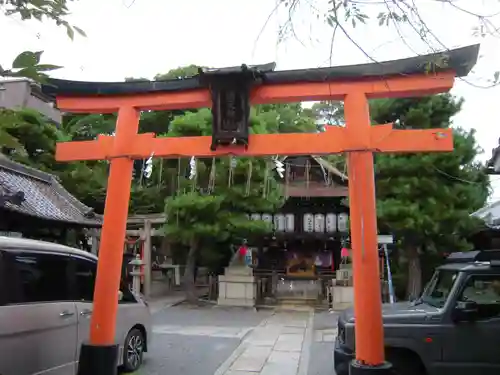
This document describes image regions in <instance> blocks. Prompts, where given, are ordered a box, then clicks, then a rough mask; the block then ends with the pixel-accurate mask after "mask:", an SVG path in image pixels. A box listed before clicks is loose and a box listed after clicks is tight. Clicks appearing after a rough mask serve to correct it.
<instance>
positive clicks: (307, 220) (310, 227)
mask: <svg viewBox="0 0 500 375" xmlns="http://www.w3.org/2000/svg"><path fill="white" fill-rule="evenodd" d="M313 231H314V215H313V214H304V232H307V233H311V232H313Z"/></svg>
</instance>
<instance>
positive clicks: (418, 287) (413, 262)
mask: <svg viewBox="0 0 500 375" xmlns="http://www.w3.org/2000/svg"><path fill="white" fill-rule="evenodd" d="M406 255H407V258H408V286H407V288H406V296H407V298H408V299H409V300H414V299H416V298H418V297H419V296H420V293H421V292H422V267H421V265H420V255H419V251H418V248H416V247H409V248H407V249H406Z"/></svg>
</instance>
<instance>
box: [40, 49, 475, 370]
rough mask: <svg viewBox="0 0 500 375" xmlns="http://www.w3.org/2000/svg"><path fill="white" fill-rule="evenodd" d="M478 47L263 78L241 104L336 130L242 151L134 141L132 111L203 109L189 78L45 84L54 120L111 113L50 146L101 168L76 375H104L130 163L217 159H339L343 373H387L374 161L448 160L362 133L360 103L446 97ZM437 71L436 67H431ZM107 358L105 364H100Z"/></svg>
mask: <svg viewBox="0 0 500 375" xmlns="http://www.w3.org/2000/svg"><path fill="white" fill-rule="evenodd" d="M478 51H479V45H475V46H469V47H465V48H460V49H456V50H452V51H447V52H446V53H444V54H433V55H427V56H420V57H416V58H410V59H404V60H396V61H389V62H383V63H377V64H364V65H355V66H346V67H334V68H322V69H310V70H302V71H281V72H268V73H265V74H264V79H263V80H262V82H260V83H259V84H255V85H253V86H252V87H251V89H250V91H249V93H250V96H249V101H250V103H251V104H263V103H278V102H297V101H319V100H343V101H344V109H345V121H346V126H345V128H341V127H339V128H331V129H330V130H329V131H327V132H324V133H317V134H266V135H250V136H249V137H248V147H243V146H237V145H229V146H223V147H222V146H221V147H219V148H218V149H216V150H215V151H212V150H211V142H212V139H211V137H183V138H155V135H154V134H152V133H147V134H138V126H139V115H140V111H141V110H173V109H188V108H200V107H212V96H211V92H210V91H209V90H208V89H207V88H204V85H203V84H200V81H199V80H198V79H197V78H191V79H185V80H171V81H159V82H123V83H91V82H76V81H64V80H52V81H51V82H50V85H46V86H44V88H43V89H44V91H45V92H46V93H49V94H52V95H56V99H57V106H58V108H59V109H60V110H61V111H63V112H74V113H76V112H80V113H110V112H118V120H117V124H116V132H115V136H100V137H98V139H97V140H95V141H79V142H63V143H59V144H58V145H57V151H56V159H57V160H58V161H66V162H67V161H77V160H100V159H107V160H109V161H110V173H109V178H108V190H107V195H106V207H105V210H104V223H103V227H102V236H101V244H100V249H99V262H98V271H97V280H96V287H95V292H94V311H93V315H92V321H91V331H90V344H89V345H84V346H83V347H82V351H81V354H80V366H79V374H80V375H88V374H90V373H92V374H93V375H95V374H104V373H105V374H111V373H115V372H112V371H114V370H113V365H114V364H115V363H116V356H117V349H116V347H115V345H114V337H115V321H116V313H117V303H118V301H117V298H116V296H117V290H118V289H119V281H120V273H121V262H122V252H123V241H122V239H123V238H125V233H126V221H127V214H128V206H129V199H130V188H131V179H132V167H133V160H134V159H144V158H147V157H149V156H151V155H153V154H154V156H155V157H163V158H173V157H175V158H177V157H191V156H197V157H211V156H222V155H230V154H231V155H239V156H267V155H277V154H281V155H311V154H313V155H321V154H332V153H343V152H345V153H347V156H348V157H347V161H348V175H349V203H350V218H351V219H350V223H351V243H352V249H353V267H354V298H355V303H354V310H355V311H354V312H355V320H356V330H355V341H356V360H355V361H353V362H352V364H351V371H352V373H353V374H354V373H356V374H358V373H364V372H367V371H370V370H378V371H382V373H384V374H385V373H386V372H385V371H384V370H388V369H389V368H390V364H387V362H385V361H384V340H383V327H382V313H381V291H380V281H379V264H378V252H377V218H376V206H375V186H374V170H373V153H374V152H431V151H452V150H453V139H452V131H451V130H450V129H430V130H393V128H392V125H391V124H386V125H378V126H372V125H371V123H370V116H369V108H368V99H373V98H386V97H409V96H422V95H431V94H437V93H441V92H445V91H448V90H449V89H451V88H452V86H453V83H454V78H455V77H456V76H465V75H467V74H468V72H469V71H470V69H471V68H472V66H473V65H474V64H475V62H476V60H477V55H478ZM436 61H439V63H434V62H436ZM106 353H108V354H109V355H107V354H106Z"/></svg>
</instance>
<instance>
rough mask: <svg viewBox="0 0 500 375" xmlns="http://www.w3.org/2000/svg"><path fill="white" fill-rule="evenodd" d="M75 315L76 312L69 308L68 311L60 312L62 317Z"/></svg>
mask: <svg viewBox="0 0 500 375" xmlns="http://www.w3.org/2000/svg"><path fill="white" fill-rule="evenodd" d="M73 315H75V313H74V312H71V311H67V310H66V311H63V312H62V313H60V314H59V316H60V317H61V318H67V317H68V316H73Z"/></svg>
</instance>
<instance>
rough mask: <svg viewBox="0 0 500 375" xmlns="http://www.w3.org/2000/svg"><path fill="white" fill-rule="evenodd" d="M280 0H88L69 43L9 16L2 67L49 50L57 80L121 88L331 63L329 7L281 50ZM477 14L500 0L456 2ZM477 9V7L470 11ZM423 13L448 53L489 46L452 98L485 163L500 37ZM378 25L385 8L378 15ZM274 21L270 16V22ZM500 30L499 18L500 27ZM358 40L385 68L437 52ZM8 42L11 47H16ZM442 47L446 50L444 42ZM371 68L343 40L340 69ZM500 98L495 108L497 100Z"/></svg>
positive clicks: (454, 16) (448, 11) (370, 34)
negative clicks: (176, 73)
mask: <svg viewBox="0 0 500 375" xmlns="http://www.w3.org/2000/svg"><path fill="white" fill-rule="evenodd" d="M277 2H278V1H277V0H252V1H249V0H211V1H203V0H182V1H181V0H177V1H173V0H161V1H160V0H135V1H134V0H105V1H103V0H79V1H78V2H77V3H76V4H74V5H72V8H71V10H72V13H73V15H72V17H71V22H72V23H73V24H75V25H77V26H79V27H80V28H82V29H84V30H85V32H86V33H87V38H81V37H76V38H75V40H74V41H70V40H69V39H68V38H67V36H66V33H65V31H64V30H63V29H60V28H57V27H56V26H55V25H52V24H50V23H43V24H41V23H38V22H21V21H19V20H15V19H13V18H5V17H1V16H0V35H2V36H3V38H2V48H1V55H0V64H1V65H2V66H3V67H4V68H5V67H8V66H9V63H10V62H12V60H13V58H14V57H15V56H16V55H17V54H19V53H20V52H22V51H23V50H44V51H45V53H44V62H46V63H53V64H57V65H61V66H64V69H61V70H59V71H57V72H56V73H54V76H56V77H58V78H65V79H74V80H89V81H120V80H123V79H124V77H145V78H152V77H153V76H154V75H155V74H157V73H165V72H167V71H168V70H169V69H172V68H176V67H179V66H184V65H189V64H198V65H204V66H212V67H223V66H232V65H239V64H241V63H247V64H251V63H266V62H270V61H276V62H277V64H278V69H280V70H282V69H294V68H311V67H319V66H328V65H330V41H331V34H332V29H331V28H330V27H329V26H327V25H326V24H325V23H324V22H322V21H321V20H318V19H317V18H316V16H315V15H314V13H313V11H312V9H311V6H310V4H314V6H315V7H316V8H317V9H318V10H320V11H321V10H322V9H321V3H327V1H326V0H307V1H306V0H303V3H304V5H303V6H301V7H299V8H298V9H297V10H296V15H295V23H294V29H295V36H290V37H289V38H285V40H284V41H281V42H279V36H278V35H279V33H278V30H279V25H280V24H283V21H284V20H285V17H286V15H287V14H286V11H285V10H280V11H278V12H273V10H274V9H275V8H276V4H277ZM454 3H455V4H457V5H458V6H460V7H462V8H464V9H466V10H474V11H475V12H476V13H481V14H493V13H496V12H498V11H500V3H499V2H498V1H496V0H482V1H479V0H475V1H474V2H472V1H470V0H469V1H465V0H463V1H455V2H454ZM471 3H474V4H475V5H474V8H471ZM418 4H419V6H420V13H421V15H422V17H423V18H424V19H425V20H426V23H427V25H428V26H429V27H430V28H431V29H432V30H433V31H434V34H435V35H436V36H437V37H438V39H439V41H440V42H442V43H443V44H444V45H446V47H448V48H453V47H459V46H465V45H469V44H474V43H481V45H482V47H481V51H480V55H481V57H480V61H479V63H478V64H477V66H476V68H475V69H474V72H473V73H472V75H471V76H470V77H468V78H467V79H466V80H467V82H464V81H458V82H457V84H456V86H455V88H454V89H453V91H452V92H453V93H454V94H455V95H457V96H461V97H463V98H465V105H464V107H463V110H462V112H461V113H460V114H459V115H458V116H456V118H455V119H454V123H455V125H457V126H461V127H464V128H467V129H469V128H475V129H476V130H477V139H478V142H479V144H480V145H481V147H482V148H483V149H484V150H485V154H484V155H483V156H482V159H483V160H485V159H487V158H488V157H489V156H490V155H491V149H492V148H493V147H496V146H497V144H498V138H499V137H500V126H499V125H498V124H499V119H500V105H499V104H498V98H500V89H499V88H498V87H496V88H489V89H484V88H477V87H474V86H477V85H479V86H487V85H488V82H487V81H486V80H487V79H489V78H492V76H493V73H494V71H496V70H500V39H499V38H498V37H497V38H495V37H485V38H479V37H474V36H473V35H472V31H471V30H472V27H473V26H474V24H475V22H476V20H475V19H474V18H473V17H471V16H470V15H467V14H465V13H463V12H459V11H458V10H454V9H452V8H450V6H449V5H444V4H442V3H439V2H437V1H431V0H419V1H418ZM369 9H371V13H370V15H371V16H373V18H375V17H376V15H377V14H378V12H380V11H384V10H386V8H384V7H382V8H377V9H375V8H369ZM271 14H273V15H272V16H271V17H270V15H271ZM495 23H496V25H497V26H498V25H500V18H497V19H496V22H495ZM348 31H349V35H350V36H351V37H352V39H354V40H355V41H356V42H357V43H358V44H359V45H360V46H362V47H363V50H364V51H365V52H366V53H368V54H369V55H370V56H371V57H372V58H374V59H376V60H379V61H380V60H390V59H397V58H401V57H409V56H411V55H413V54H414V53H415V52H418V53H426V52H429V47H428V46H427V45H425V43H422V42H421V41H420V40H419V38H418V37H417V36H416V35H415V33H414V31H413V30H412V29H411V28H410V27H403V28H402V33H403V35H404V36H405V38H406V40H407V42H406V43H404V42H402V41H401V38H400V37H399V36H398V34H397V32H396V30H395V29H393V28H390V27H379V26H378V23H377V22H376V20H374V21H372V22H370V23H368V24H367V25H362V26H357V27H356V28H355V29H353V28H352V27H350V28H349V29H348ZM7 39H8V40H9V41H10V42H8V41H7ZM433 46H434V47H439V43H438V42H435V43H434V44H433ZM365 62H370V59H369V58H368V57H367V56H366V55H365V53H363V52H361V51H360V50H359V48H358V47H356V46H355V45H354V44H353V43H352V42H351V41H349V40H348V39H347V38H346V37H345V36H344V35H342V34H341V33H337V37H336V40H335V43H334V48H333V54H332V56H331V63H332V65H344V64H355V63H365ZM495 99H496V100H495ZM492 182H493V185H494V186H495V193H494V194H493V198H495V199H500V177H493V178H492Z"/></svg>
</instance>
